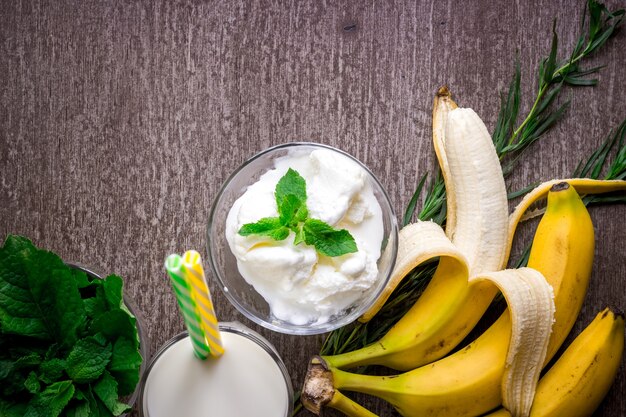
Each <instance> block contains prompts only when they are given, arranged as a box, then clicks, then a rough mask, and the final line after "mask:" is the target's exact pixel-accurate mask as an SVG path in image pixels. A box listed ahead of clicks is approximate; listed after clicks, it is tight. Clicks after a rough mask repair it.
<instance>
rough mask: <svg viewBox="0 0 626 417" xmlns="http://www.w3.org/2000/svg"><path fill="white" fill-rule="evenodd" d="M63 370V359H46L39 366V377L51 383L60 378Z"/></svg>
mask: <svg viewBox="0 0 626 417" xmlns="http://www.w3.org/2000/svg"><path fill="white" fill-rule="evenodd" d="M64 371H65V361H64V360H63V359H59V358H52V359H48V360H47V361H45V362H43V363H42V364H41V365H40V366H39V379H40V380H41V381H42V382H44V383H46V384H51V383H53V382H54V381H58V380H59V379H61V377H62V376H63V372H64Z"/></svg>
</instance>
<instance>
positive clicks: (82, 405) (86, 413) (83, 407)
mask: <svg viewBox="0 0 626 417" xmlns="http://www.w3.org/2000/svg"><path fill="white" fill-rule="evenodd" d="M90 413H91V408H90V407H89V402H88V401H80V402H78V403H73V404H71V405H69V406H68V407H67V408H66V409H65V416H66V417H90Z"/></svg>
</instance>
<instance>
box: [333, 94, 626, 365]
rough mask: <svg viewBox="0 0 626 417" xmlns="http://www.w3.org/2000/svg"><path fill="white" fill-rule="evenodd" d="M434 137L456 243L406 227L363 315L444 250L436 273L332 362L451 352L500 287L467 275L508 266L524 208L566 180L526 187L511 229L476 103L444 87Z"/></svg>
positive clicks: (623, 185)
mask: <svg viewBox="0 0 626 417" xmlns="http://www.w3.org/2000/svg"><path fill="white" fill-rule="evenodd" d="M433 142H434V147H435V151H436V153H437V157H438V160H439V164H440V167H441V170H442V172H443V175H444V179H445V185H446V198H447V213H448V219H447V221H446V230H445V234H446V235H447V236H448V238H450V240H451V242H452V244H453V245H449V244H448V245H446V242H443V241H442V239H440V237H441V236H440V235H441V234H442V233H443V232H442V231H437V230H434V229H437V228H439V227H438V226H437V225H435V224H432V223H430V222H418V223H416V224H411V225H408V226H406V227H405V228H403V229H402V230H401V231H400V236H399V248H398V257H397V260H396V268H395V269H394V273H393V274H392V277H391V279H390V283H389V285H388V286H387V288H386V289H385V291H384V292H383V294H382V296H381V297H380V298H379V299H378V301H377V303H376V304H375V305H374V306H373V307H372V308H371V309H370V310H369V311H368V312H366V313H365V314H364V316H363V318H362V321H367V320H369V319H370V318H371V317H372V316H373V315H375V314H376V312H377V311H378V310H379V309H380V308H381V307H382V305H383V304H384V302H385V301H386V300H387V298H388V297H389V295H390V294H391V292H392V291H393V290H394V289H395V288H396V286H397V285H398V284H399V282H400V281H401V280H402V279H403V278H404V277H405V276H406V275H407V274H408V273H409V272H410V271H412V270H413V269H414V268H415V267H416V266H418V265H420V264H421V263H423V262H425V261H428V260H429V259H432V258H434V257H439V259H440V261H439V265H438V268H437V270H436V272H435V274H434V276H433V278H432V279H431V281H430V283H429V285H428V287H427V288H426V290H425V291H424V293H423V294H422V295H421V297H420V298H419V299H418V300H417V302H416V303H415V304H414V305H413V306H412V307H411V309H410V310H409V311H408V312H407V313H406V314H405V315H404V317H402V319H400V321H398V323H396V325H395V326H394V327H392V328H391V329H390V330H389V332H387V334H386V335H385V336H383V337H382V338H381V339H380V340H379V341H377V342H375V343H373V344H371V345H369V346H366V347H364V348H361V349H358V350H355V351H352V352H347V353H342V354H338V355H334V356H324V357H323V359H324V361H325V362H326V363H328V364H329V365H330V366H331V367H335V368H340V369H346V368H351V367H356V366H360V365H370V364H377V365H384V366H387V367H390V368H394V369H397V370H401V371H407V370H410V369H414V368H416V367H418V366H422V365H425V364H427V363H431V362H433V361H435V360H438V359H440V358H442V357H443V356H444V355H446V354H447V353H449V352H450V351H451V350H452V349H453V348H454V347H456V346H457V345H458V344H459V343H460V342H461V341H462V340H463V339H464V338H465V336H467V334H468V333H469V332H470V331H471V330H472V329H473V328H474V326H475V325H476V323H477V322H478V321H479V320H480V318H481V317H482V316H483V314H484V313H485V311H486V309H487V307H488V306H489V304H490V303H491V301H492V300H493V297H494V296H495V294H496V293H497V290H496V288H495V287H494V286H493V285H484V284H478V283H475V284H470V283H469V282H468V278H469V277H470V276H473V275H476V274H480V273H484V272H490V271H498V270H500V269H502V268H504V267H505V266H506V262H507V260H508V255H509V250H510V247H511V243H512V240H513V236H514V233H515V229H516V227H517V225H518V223H519V222H520V220H521V219H522V216H523V214H524V213H525V212H526V210H527V209H528V208H529V207H530V206H531V205H532V204H533V203H535V202H536V201H537V200H539V199H542V198H545V197H546V195H547V193H548V190H549V189H550V187H551V186H552V185H554V184H556V183H558V182H561V181H556V180H555V181H549V182H547V183H544V184H541V185H540V186H539V187H537V188H536V189H535V190H534V191H532V192H531V193H529V194H528V195H527V196H526V198H524V199H523V201H522V202H521V203H520V205H519V206H518V207H517V208H516V210H515V212H514V213H513V214H512V215H511V216H510V217H509V219H508V231H506V230H505V229H506V226H503V215H504V214H505V213H506V212H507V208H506V207H507V203H506V197H505V191H504V184H503V182H502V171H501V168H500V165H499V162H498V158H497V155H496V152H495V149H494V148H493V144H492V142H491V138H490V136H489V134H488V132H487V130H486V128H485V127H484V125H483V124H482V122H481V121H480V118H479V117H478V116H477V115H476V114H475V113H474V112H472V111H471V110H468V109H458V107H457V105H456V103H454V101H453V100H452V98H451V95H450V92H449V91H448V89H447V88H445V87H443V88H441V89H440V90H439V92H438V93H437V96H436V97H435V101H434V106H433ZM494 178H497V179H498V180H497V181H494ZM565 181H567V182H568V183H569V184H570V185H573V186H574V187H575V188H576V189H577V191H579V192H580V193H581V194H587V193H603V192H610V191H615V190H623V189H626V181H598V180H590V179H584V178H582V179H581V178H576V179H571V180H565ZM505 222H506V220H505ZM448 243H449V242H448Z"/></svg>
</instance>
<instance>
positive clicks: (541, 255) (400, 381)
mask: <svg viewBox="0 0 626 417" xmlns="http://www.w3.org/2000/svg"><path fill="white" fill-rule="evenodd" d="M593 236H594V233H593V225H592V224H591V219H590V217H589V214H588V212H587V210H586V207H585V206H584V204H583V202H582V201H581V200H580V197H579V196H578V194H577V193H576V191H575V190H574V189H573V188H572V187H569V186H565V185H562V186H561V185H560V186H556V187H553V191H551V192H550V194H549V196H548V205H547V209H546V213H545V214H544V216H543V218H542V220H541V222H540V224H539V226H538V229H537V232H536V235H535V239H534V241H533V250H532V251H531V258H530V260H529V266H532V267H533V268H535V269H537V270H538V271H540V272H542V273H543V274H544V276H545V277H546V279H547V280H548V282H550V284H551V285H553V287H554V292H555V304H556V315H555V316H556V321H557V322H558V323H559V325H558V326H556V327H555V328H554V332H553V333H552V335H551V337H550V341H549V344H548V346H547V352H548V353H547V355H548V357H551V356H552V355H553V354H554V352H555V351H556V350H557V349H558V347H559V345H560V344H561V343H562V342H563V340H564V339H565V337H566V336H567V333H568V332H569V330H570V329H571V327H572V325H573V323H574V321H575V319H576V316H577V314H578V311H579V310H580V306H581V304H582V301H583V298H584V295H585V292H586V287H587V283H588V279H589V275H590V272H591V265H592V260H593V248H594V243H593V242H594V237H593ZM481 284H482V285H485V284H483V283H481V282H477V283H476V284H474V285H481ZM509 317H510V316H509V312H508V311H507V312H505V313H504V314H503V316H502V317H501V318H500V319H498V320H497V321H496V323H494V325H492V326H491V327H490V328H489V329H488V330H487V331H486V332H485V333H484V334H483V335H481V336H480V337H479V338H478V339H476V340H475V341H474V342H472V343H471V344H469V345H468V346H466V347H465V348H464V349H462V350H460V351H458V352H456V353H455V354H453V355H451V356H448V357H446V358H444V359H442V360H439V361H437V362H434V363H432V364H430V365H427V366H423V367H421V368H417V369H414V370H412V371H409V372H406V373H404V374H400V375H395V376H392V377H385V376H383V377H380V376H367V375H359V374H352V373H349V372H344V371H341V370H339V369H335V368H333V366H332V363H327V362H325V361H324V359H315V360H314V361H313V365H316V362H317V363H319V365H321V366H323V367H326V368H328V369H330V370H331V374H332V386H333V387H334V389H335V390H337V389H339V390H341V389H343V390H349V391H359V392H365V393H368V394H372V395H376V396H379V397H381V398H383V399H385V400H387V401H389V402H390V403H391V404H392V405H393V406H394V407H395V408H396V409H397V410H398V411H399V412H400V413H401V414H402V415H403V416H406V417H412V416H422V415H428V416H433V417H434V416H447V417H451V416H476V415H480V414H482V413H485V412H487V411H489V410H490V409H493V408H495V407H497V406H498V405H500V404H501V403H502V400H503V396H502V392H501V389H500V387H501V385H502V383H503V376H504V375H505V368H506V367H507V354H508V347H509V341H510V340H511V320H510V318H509ZM390 342H393V340H390ZM528 347H529V346H521V347H520V349H521V350H523V349H526V348H528ZM522 353H524V352H522ZM313 367H314V366H313ZM325 375H328V374H325ZM505 382H506V381H505ZM307 385H308V380H307V381H305V387H304V390H303V391H304V392H303V399H304V401H305V405H307V404H306V402H307V401H308V400H309V398H308V391H307ZM533 388H534V387H533ZM330 400H331V399H329V398H326V399H323V398H322V399H319V398H317V399H316V400H315V401H317V402H318V403H319V402H322V403H323V402H325V401H330ZM530 400H532V396H531V397H530ZM315 401H312V402H315ZM328 405H330V406H332V401H331V403H330V404H328ZM307 407H308V408H310V409H313V410H314V409H315V407H316V406H311V407H309V405H307ZM352 415H353V416H360V415H364V414H352Z"/></svg>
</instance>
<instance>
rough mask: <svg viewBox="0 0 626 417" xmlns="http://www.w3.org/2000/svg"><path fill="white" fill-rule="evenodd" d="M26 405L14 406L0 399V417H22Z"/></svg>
mask: <svg viewBox="0 0 626 417" xmlns="http://www.w3.org/2000/svg"><path fill="white" fill-rule="evenodd" d="M26 406H27V405H26V404H23V403H22V404H14V403H12V402H9V401H5V400H3V399H2V398H0V416H2V417H24V414H26Z"/></svg>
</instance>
